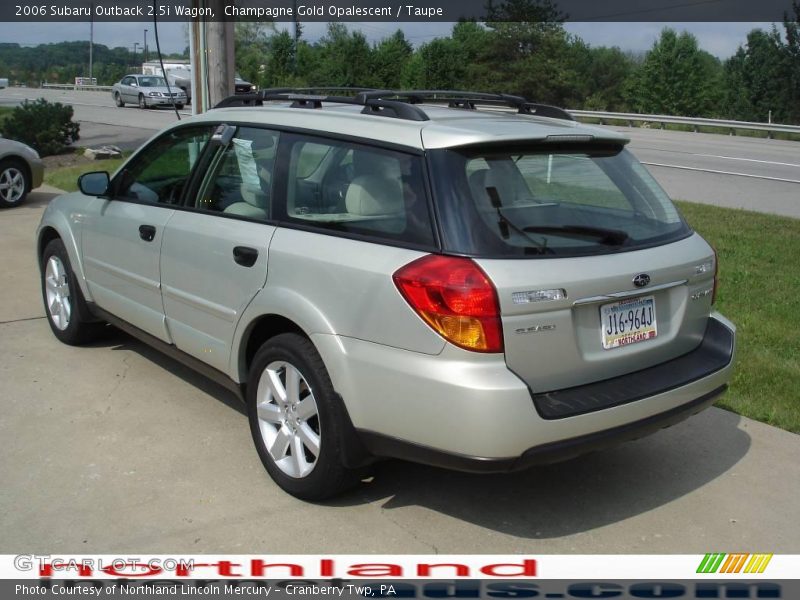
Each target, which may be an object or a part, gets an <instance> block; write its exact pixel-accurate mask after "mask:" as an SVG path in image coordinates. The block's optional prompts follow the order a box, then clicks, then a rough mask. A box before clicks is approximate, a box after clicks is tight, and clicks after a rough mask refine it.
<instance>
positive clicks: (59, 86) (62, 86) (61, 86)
mask: <svg viewBox="0 0 800 600" xmlns="http://www.w3.org/2000/svg"><path fill="white" fill-rule="evenodd" d="M42 88H44V89H47V90H74V91H79V92H110V91H111V90H112V89H113V88H112V87H111V86H110V85H75V84H73V83H43V84H42Z"/></svg>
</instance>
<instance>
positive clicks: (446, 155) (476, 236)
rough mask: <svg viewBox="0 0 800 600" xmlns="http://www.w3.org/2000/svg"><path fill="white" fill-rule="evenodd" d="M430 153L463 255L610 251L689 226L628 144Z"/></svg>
mask: <svg viewBox="0 0 800 600" xmlns="http://www.w3.org/2000/svg"><path fill="white" fill-rule="evenodd" d="M431 161H432V172H433V180H434V186H435V189H436V201H437V203H438V206H439V211H440V215H441V219H442V230H443V236H444V240H443V241H444V245H445V248H446V249H447V250H450V251H452V252H457V253H459V254H467V255H471V256H482V257H497V258H505V257H515V256H516V257H520V256H522V257H524V256H581V255H591V254H607V253H611V252H619V251H626V250H633V249H637V248H642V247H646V246H652V245H657V244H661V243H668V242H670V241H675V240H677V239H681V238H682V237H685V236H686V235H688V234H689V233H690V232H691V231H690V229H689V227H688V226H687V225H686V223H685V222H684V221H683V219H682V218H681V216H680V214H679V213H678V210H677V209H676V208H675V206H674V205H673V204H672V202H671V201H670V200H669V198H668V197H667V195H666V194H665V193H664V191H663V190H662V189H661V187H660V186H659V185H658V184H657V183H656V181H655V180H654V179H653V178H652V177H651V175H650V174H649V173H648V172H647V170H646V169H645V168H644V167H643V166H642V165H641V163H639V162H638V161H637V160H636V159H635V158H634V157H633V156H632V155H631V154H630V153H628V152H627V151H626V150H623V149H622V148H620V147H604V148H599V147H583V148H580V147H575V148H563V147H561V148H553V149H550V148H546V147H545V148H535V147H534V148H520V149H511V150H505V149H504V150H502V151H500V150H495V149H491V148H484V149H481V148H473V149H455V150H452V149H451V150H437V151H433V152H431Z"/></svg>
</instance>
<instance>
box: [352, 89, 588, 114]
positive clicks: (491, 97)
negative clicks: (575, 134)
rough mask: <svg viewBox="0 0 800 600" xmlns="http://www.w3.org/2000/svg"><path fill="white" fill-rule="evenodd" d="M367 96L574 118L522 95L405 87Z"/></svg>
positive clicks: (557, 108)
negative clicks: (505, 108)
mask: <svg viewBox="0 0 800 600" xmlns="http://www.w3.org/2000/svg"><path fill="white" fill-rule="evenodd" d="M362 93H363V94H364V95H365V96H366V97H367V98H375V97H378V98H398V99H402V98H405V99H407V100H408V101H409V102H411V103H412V104H421V103H423V102H427V103H446V104H447V105H448V106H449V107H450V108H463V109H467V110H476V109H477V105H478V104H483V105H489V106H508V107H510V108H516V109H517V112H519V113H520V114H525V115H536V116H540V117H548V118H551V119H562V120H565V121H574V120H575V119H574V118H573V117H572V115H571V114H569V113H568V112H567V111H566V110H564V109H563V108H559V107H557V106H551V105H549V104H540V103H538V102H530V101H528V100H526V99H525V98H523V97H522V96H514V95H511V94H488V93H484V92H464V91H459V90H408V91H377V90H376V91H366V92H362Z"/></svg>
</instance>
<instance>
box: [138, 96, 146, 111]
mask: <svg viewBox="0 0 800 600" xmlns="http://www.w3.org/2000/svg"><path fill="white" fill-rule="evenodd" d="M139 108H141V109H142V110H144V109H146V108H147V101H146V100H145V99H144V94H139Z"/></svg>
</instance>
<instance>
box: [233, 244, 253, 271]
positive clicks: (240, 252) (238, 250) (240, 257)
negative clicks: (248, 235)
mask: <svg viewBox="0 0 800 600" xmlns="http://www.w3.org/2000/svg"><path fill="white" fill-rule="evenodd" d="M233 260H234V261H235V262H236V264H239V265H242V266H243V267H252V266H253V265H254V264H256V260H258V250H256V249H255V248H248V247H247V246H236V247H235V248H234V249H233Z"/></svg>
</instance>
